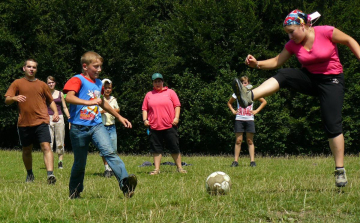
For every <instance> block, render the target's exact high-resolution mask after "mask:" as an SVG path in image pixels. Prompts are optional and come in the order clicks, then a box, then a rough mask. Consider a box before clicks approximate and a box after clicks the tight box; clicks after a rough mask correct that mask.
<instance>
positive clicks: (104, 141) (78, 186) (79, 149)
mask: <svg viewBox="0 0 360 223" xmlns="http://www.w3.org/2000/svg"><path fill="white" fill-rule="evenodd" d="M70 139H71V145H72V149H73V153H74V164H73V166H72V169H71V175H70V182H69V190H70V191H75V190H77V191H78V192H82V191H83V189H84V176H85V166H86V159H87V154H88V149H89V143H90V141H91V142H92V143H93V144H94V145H95V146H96V147H97V148H98V149H99V150H100V154H101V156H102V157H104V158H105V160H106V161H107V162H108V164H109V166H110V168H111V169H112V170H113V172H114V174H115V176H116V179H117V180H118V181H119V186H120V188H122V187H123V185H122V180H123V179H124V178H126V177H128V176H129V175H128V173H127V171H126V169H125V164H124V162H123V161H122V160H121V159H120V157H119V156H118V155H117V154H116V153H115V152H114V151H113V150H112V145H111V143H110V136H109V133H108V132H107V131H106V129H105V126H104V125H103V124H102V123H101V124H99V125H96V126H84V125H75V124H72V125H71V129H70Z"/></svg>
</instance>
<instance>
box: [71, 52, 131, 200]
mask: <svg viewBox="0 0 360 223" xmlns="http://www.w3.org/2000/svg"><path fill="white" fill-rule="evenodd" d="M80 62H81V66H82V73H81V74H78V75H75V76H74V77H72V78H71V79H70V80H69V81H68V82H67V83H66V84H65V86H64V93H65V94H67V95H66V102H68V103H70V116H71V117H70V120H69V122H70V123H71V128H70V139H71V145H72V148H73V152H74V164H73V167H72V169H71V176H70V182H69V192H70V193H69V197H70V198H71V199H74V198H79V197H80V193H81V192H82V191H83V189H84V177H85V166H86V160H87V155H88V149H89V143H90V141H91V142H92V143H93V144H94V145H95V146H96V147H97V148H98V149H99V150H100V153H101V156H102V157H104V158H105V160H106V161H107V162H108V164H109V166H110V168H111V169H112V170H113V171H114V175H115V177H116V179H117V180H118V182H119V186H120V189H121V190H122V192H123V194H124V196H125V197H128V198H130V197H132V196H133V195H134V191H135V187H136V185H137V178H136V176H135V175H134V174H131V175H128V173H127V171H126V168H125V164H124V162H123V161H122V160H121V159H120V157H119V156H118V155H117V154H116V153H115V152H114V151H113V149H112V145H111V143H110V142H111V139H110V136H109V134H108V132H107V131H106V129H105V127H104V124H103V123H102V120H101V114H100V112H99V106H100V107H101V108H102V109H104V110H105V111H107V112H109V113H110V114H112V115H113V116H115V117H116V118H117V119H118V120H119V121H120V122H121V123H122V124H123V125H124V126H125V127H126V128H132V125H131V123H130V122H129V121H128V120H127V119H126V118H124V117H122V116H121V115H120V114H119V113H117V112H115V111H114V110H113V109H112V107H111V106H110V105H109V104H108V103H107V102H105V100H103V98H102V96H101V91H102V82H101V80H99V79H98V77H99V75H100V73H101V69H102V68H101V67H102V64H103V58H102V57H101V56H100V55H99V54H97V53H95V52H92V51H88V52H86V53H84V54H83V55H82V57H81V60H80Z"/></svg>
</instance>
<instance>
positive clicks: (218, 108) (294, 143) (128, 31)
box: [0, 0, 360, 154]
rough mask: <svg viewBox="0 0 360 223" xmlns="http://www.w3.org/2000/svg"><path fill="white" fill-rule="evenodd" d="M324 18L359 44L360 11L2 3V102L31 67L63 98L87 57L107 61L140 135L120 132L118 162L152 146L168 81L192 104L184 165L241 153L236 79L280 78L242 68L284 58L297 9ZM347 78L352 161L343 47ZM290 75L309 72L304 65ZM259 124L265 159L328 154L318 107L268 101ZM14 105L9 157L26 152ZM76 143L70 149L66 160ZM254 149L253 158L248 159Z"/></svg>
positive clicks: (138, 1)
mask: <svg viewBox="0 0 360 223" xmlns="http://www.w3.org/2000/svg"><path fill="white" fill-rule="evenodd" d="M295 8H299V9H302V10H303V11H305V12H308V13H311V12H313V11H319V12H320V13H321V14H322V17H321V19H320V20H319V21H318V23H317V25H322V24H326V25H332V26H335V27H337V28H339V29H340V30H342V31H344V32H345V33H347V34H349V35H351V36H352V37H353V38H355V39H356V40H357V41H360V31H359V29H358V27H360V22H359V20H358V15H359V14H358V13H359V9H360V2H359V1H358V0H348V1H344V0H339V1H329V0H321V1H320V0H315V1H308V2H306V1H302V0H301V1H300V0H294V1H281V0H274V1H269V0H261V1H252V0H241V1H238V0H228V1H215V0H212V1H211V0H210V1H200V0H197V1H174V0H146V1H144V0H98V1H93V0H90V1H84V0H79V1H72V0H62V1H57V0H37V1H34V0H25V1H24V0H3V1H1V2H0V49H1V54H0V76H1V82H0V93H1V95H2V96H1V97H2V100H3V99H4V98H3V96H4V94H5V92H6V90H7V88H8V86H9V84H10V83H11V82H12V81H13V80H15V79H17V78H19V77H22V76H23V73H22V72H21V71H22V70H21V68H22V66H23V61H24V59H26V58H30V57H32V58H35V59H36V60H37V61H38V62H39V67H38V68H39V71H38V74H37V77H38V78H40V79H42V80H45V78H46V77H47V76H48V75H52V76H54V77H55V78H56V79H57V82H58V89H61V87H62V86H63V84H64V83H65V82H66V80H68V79H69V78H70V77H72V76H73V75H74V74H76V73H79V72H80V71H81V67H80V56H81V55H82V54H83V53H84V52H85V51H88V50H93V51H96V52H98V53H99V54H101V55H102V56H103V57H104V59H105V62H104V66H103V73H102V77H103V78H105V77H106V78H110V79H111V80H113V82H114V87H115V89H114V95H115V96H116V97H117V98H118V101H119V104H120V106H121V114H122V115H123V116H124V117H126V118H128V119H129V120H130V121H131V122H132V123H133V129H131V130H127V129H125V128H123V127H121V126H120V124H119V125H118V137H119V140H118V144H119V151H121V152H126V153H145V152H147V151H148V148H149V146H148V137H147V135H146V129H145V127H144V126H143V122H142V117H141V104H142V101H143V97H144V96H145V94H146V92H147V91H149V90H151V89H152V83H151V80H150V76H151V74H152V73H154V72H160V73H162V74H163V75H164V78H165V83H166V85H167V86H169V87H170V88H172V89H174V90H175V91H176V92H177V93H178V95H179V98H180V101H181V103H182V110H181V111H182V112H181V120H180V125H179V131H180V139H181V141H180V144H181V150H182V151H183V152H184V153H218V154H219V153H232V151H233V144H234V140H235V139H234V133H233V132H232V131H233V119H234V117H233V115H232V114H231V112H230V111H229V109H228V108H227V106H226V103H227V101H228V100H229V98H230V96H231V94H232V90H231V81H232V79H233V78H234V77H236V76H242V75H248V76H249V77H250V80H251V81H252V84H253V85H255V86H257V85H259V84H261V83H262V82H263V81H264V80H266V79H267V78H269V77H271V76H272V75H274V74H275V73H276V70H274V71H263V70H254V69H251V68H248V67H246V66H245V65H244V63H243V62H244V59H245V57H246V55H247V54H249V53H251V54H252V55H254V56H255V57H257V58H258V59H266V58H269V57H273V56H275V55H277V54H278V53H279V52H280V51H281V50H282V48H283V46H284V44H285V43H286V42H287V41H288V37H287V35H286V34H285V33H284V31H283V29H282V25H281V23H282V21H283V19H284V18H285V16H286V15H287V14H288V13H289V12H290V11H291V10H293V9H295ZM339 51H340V56H341V61H342V63H343V65H344V68H345V69H344V70H345V72H344V74H345V77H346V87H347V89H346V96H345V97H346V99H345V104H344V110H343V119H344V135H345V137H346V151H347V152H348V153H356V152H357V148H359V147H360V134H359V131H358V129H359V127H360V117H359V116H360V112H359V110H360V105H359V99H358V95H359V93H360V86H359V78H360V69H359V68H360V64H359V61H357V59H356V57H355V56H354V55H353V54H352V52H351V51H350V50H349V49H348V48H347V47H345V46H339ZM284 67H300V64H299V63H298V62H297V60H296V58H292V59H291V60H290V61H288V62H287V63H286V64H285V66H284ZM266 100H267V101H268V105H267V106H266V107H265V109H264V110H263V111H262V112H261V113H260V114H258V115H257V117H256V127H257V134H256V136H255V145H256V147H257V151H258V152H261V153H264V154H284V153H291V154H313V153H328V152H329V149H328V143H327V141H326V136H325V134H324V133H323V129H322V124H321V119H320V110H319V103H318V100H317V99H316V98H312V97H308V96H305V95H300V94H298V93H293V92H291V91H288V90H281V91H280V92H278V93H277V94H275V95H273V96H271V97H268V98H266ZM16 120H17V108H16V105H11V106H5V104H4V103H0V123H1V124H0V132H1V142H0V146H1V147H14V146H16V145H18V137H17V133H16ZM69 145H70V143H69V141H68V139H67V148H68V149H69V148H70V147H69ZM244 148H246V147H244Z"/></svg>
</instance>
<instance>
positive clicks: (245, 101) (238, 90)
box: [232, 78, 252, 108]
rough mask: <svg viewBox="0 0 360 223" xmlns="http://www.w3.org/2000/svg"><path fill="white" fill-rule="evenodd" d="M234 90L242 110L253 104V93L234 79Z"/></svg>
mask: <svg viewBox="0 0 360 223" xmlns="http://www.w3.org/2000/svg"><path fill="white" fill-rule="evenodd" d="M232 88H233V91H234V93H235V95H236V97H237V100H238V102H239V105H240V106H241V107H242V108H246V107H248V106H249V105H251V104H252V99H251V91H250V90H249V89H247V88H246V87H244V86H243V85H242V84H241V81H239V79H237V78H235V79H234V81H233V84H232Z"/></svg>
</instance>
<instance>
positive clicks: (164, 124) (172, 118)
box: [142, 73, 186, 175]
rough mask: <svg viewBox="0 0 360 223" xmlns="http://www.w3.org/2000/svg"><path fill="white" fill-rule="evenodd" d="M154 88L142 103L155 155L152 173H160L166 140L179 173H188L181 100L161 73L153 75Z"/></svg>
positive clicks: (152, 151)
mask: <svg viewBox="0 0 360 223" xmlns="http://www.w3.org/2000/svg"><path fill="white" fill-rule="evenodd" d="M152 81H153V86H154V90H152V91H149V92H148V93H147V94H146V95H145V98H144V102H143V104H142V116H143V121H144V125H145V126H146V127H149V130H150V133H149V135H150V148H151V153H152V154H153V157H154V165H155V170H153V171H151V172H150V175H156V174H159V173H160V162H161V157H162V154H163V148H164V142H165V145H166V148H167V149H168V150H170V153H171V156H172V158H173V159H174V161H175V164H176V166H177V171H178V172H179V173H186V170H184V169H183V168H182V165H181V155H180V148H179V134H178V132H177V124H178V123H179V116H180V106H181V104H180V101H179V98H178V96H177V94H176V93H175V91H173V90H171V89H169V88H168V87H164V78H163V76H162V75H161V74H160V73H154V74H153V75H152Z"/></svg>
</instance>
